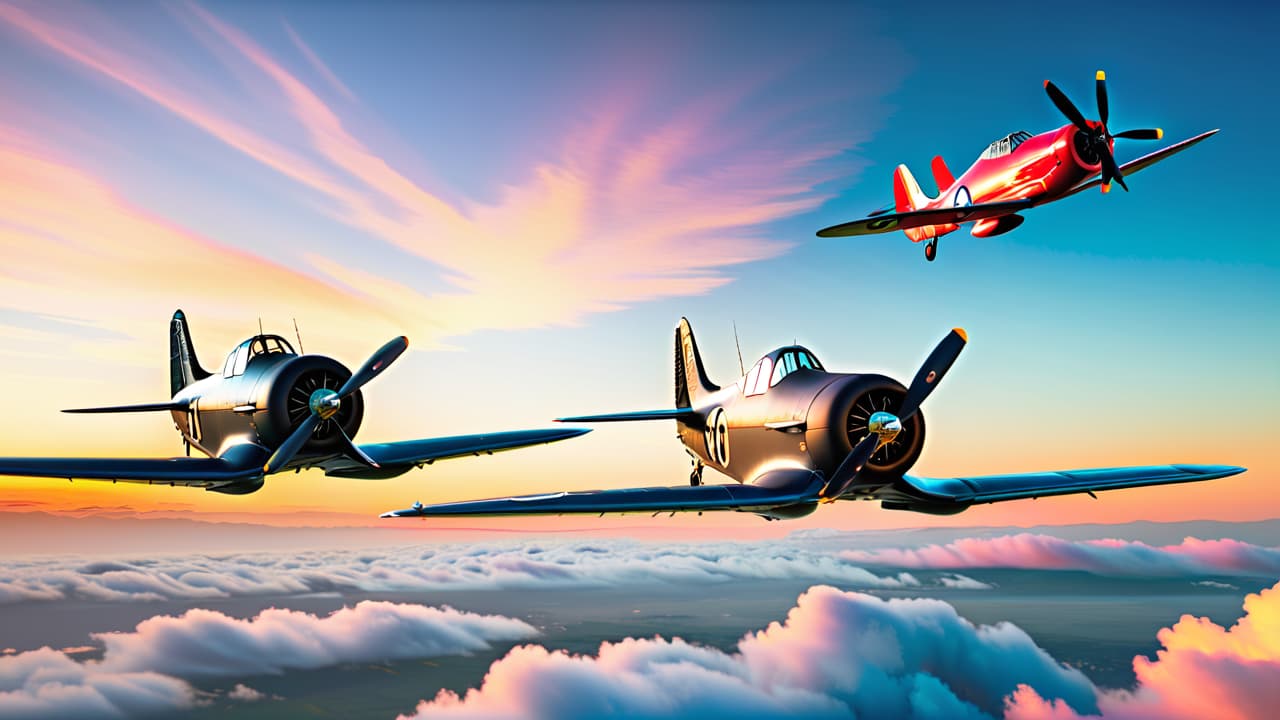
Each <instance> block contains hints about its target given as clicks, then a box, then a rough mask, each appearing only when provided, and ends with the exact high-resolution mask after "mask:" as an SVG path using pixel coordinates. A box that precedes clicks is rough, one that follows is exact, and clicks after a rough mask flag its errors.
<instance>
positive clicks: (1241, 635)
mask: <svg viewBox="0 0 1280 720" xmlns="http://www.w3.org/2000/svg"><path fill="white" fill-rule="evenodd" d="M1244 611H1245V614H1244V616H1243V617H1241V618H1240V620H1239V621H1237V622H1236V624H1235V625H1233V626H1231V627H1230V628H1224V627H1222V626H1220V625H1218V624H1216V623H1214V622H1212V621H1210V620H1209V619H1208V618H1197V617H1192V616H1190V615H1184V616H1182V619H1181V620H1179V621H1178V623H1177V624H1175V625H1174V626H1173V627H1171V628H1165V629H1163V630H1161V631H1160V632H1159V634H1158V636H1157V637H1158V638H1159V639H1160V643H1161V644H1162V645H1163V646H1164V647H1163V649H1161V650H1159V651H1157V653H1156V659H1155V660H1150V659H1148V658H1146V657H1145V656H1141V655H1139V656H1138V657H1135V658H1134V660H1133V670H1134V673H1135V674H1136V675H1137V678H1138V685H1137V688H1136V689H1134V690H1133V691H1131V692H1130V691H1104V692H1102V693H1101V695H1100V698H1099V702H1098V704H1099V709H1100V710H1101V713H1100V715H1099V716H1100V717H1103V718H1114V719H1116V720H1148V719H1150V720H1155V719H1156V718H1164V719H1166V720H1181V719H1183V718H1185V719H1186V720H1199V719H1200V718H1216V719H1220V720H1250V719H1251V718H1264V717H1271V716H1273V715H1274V714H1275V710H1276V708H1277V707H1280V683H1277V682H1276V681H1277V678H1280V583H1277V584H1276V585H1275V586H1273V587H1271V588H1269V589H1266V590H1263V591H1262V592H1260V593H1257V594H1252V595H1249V596H1248V597H1247V598H1245V601H1244ZM1099 716H1094V715H1088V716H1083V717H1099ZM1006 717H1007V718H1009V719H1010V720H1068V719H1074V718H1079V717H1082V716H1081V715H1078V714H1076V713H1075V712H1073V711H1072V710H1071V708H1069V707H1066V706H1065V705H1063V704H1062V703H1061V702H1060V701H1052V700H1045V699H1044V698H1042V697H1041V695H1040V693H1039V692H1037V691H1036V690H1035V689H1034V688H1033V687H1030V686H1022V687H1020V688H1019V689H1018V690H1017V692H1015V693H1014V694H1013V695H1012V696H1011V697H1010V698H1009V700H1008V702H1007V706H1006Z"/></svg>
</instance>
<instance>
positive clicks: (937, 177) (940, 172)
mask: <svg viewBox="0 0 1280 720" xmlns="http://www.w3.org/2000/svg"><path fill="white" fill-rule="evenodd" d="M929 169H930V170H932V171H933V181H934V182H935V183H937V184H938V195H942V193H944V192H946V191H947V190H949V189H950V188H951V186H952V185H955V184H956V177H955V176H954V175H952V174H951V168H948V167H947V162H946V161H945V160H943V159H942V156H941V155H934V156H933V162H932V163H930V164H929Z"/></svg>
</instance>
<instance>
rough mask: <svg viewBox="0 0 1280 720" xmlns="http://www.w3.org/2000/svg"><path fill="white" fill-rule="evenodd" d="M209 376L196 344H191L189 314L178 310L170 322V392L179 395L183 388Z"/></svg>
mask: <svg viewBox="0 0 1280 720" xmlns="http://www.w3.org/2000/svg"><path fill="white" fill-rule="evenodd" d="M207 377H209V371H207V370H205V369H204V368H203V367H200V361H199V360H198V359H196V348H195V345H192V344H191V328H189V327H187V316H186V315H183V314H182V311H181V310H178V311H177V312H175V313H174V314H173V320H171V321H170V322H169V394H170V395H177V394H178V391H179V390H181V389H182V388H184V387H186V386H188V385H190V384H191V383H193V382H195V381H197V380H203V379H205V378H207Z"/></svg>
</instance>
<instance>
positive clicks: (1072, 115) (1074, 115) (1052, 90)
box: [1044, 80, 1093, 133]
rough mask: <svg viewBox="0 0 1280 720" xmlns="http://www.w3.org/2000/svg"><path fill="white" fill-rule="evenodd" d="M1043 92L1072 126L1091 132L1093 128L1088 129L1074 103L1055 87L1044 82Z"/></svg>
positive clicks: (1046, 81) (1048, 82) (1050, 83)
mask: <svg viewBox="0 0 1280 720" xmlns="http://www.w3.org/2000/svg"><path fill="white" fill-rule="evenodd" d="M1044 91H1045V92H1047V93H1049V99H1050V100H1052V101H1053V104H1054V105H1057V106H1058V111H1059V112H1061V113H1062V114H1063V115H1066V116H1067V119H1068V120H1070V121H1071V124H1072V125H1075V126H1076V127H1077V128H1079V129H1080V130H1082V131H1084V132H1087V133H1092V132H1093V128H1091V127H1089V123H1088V122H1086V121H1085V119H1084V115H1081V114H1080V110H1079V109H1077V108H1076V106H1075V103H1072V102H1071V99H1070V98H1068V97H1067V96H1066V95H1065V94H1064V93H1063V92H1062V91H1061V90H1059V89H1058V86H1057V85H1054V84H1053V83H1052V82H1050V81H1048V80H1045V81H1044Z"/></svg>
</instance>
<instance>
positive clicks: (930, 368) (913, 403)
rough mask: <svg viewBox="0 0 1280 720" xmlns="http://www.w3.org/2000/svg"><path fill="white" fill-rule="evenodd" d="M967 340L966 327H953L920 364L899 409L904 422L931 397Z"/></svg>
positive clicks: (899, 415) (899, 414)
mask: <svg viewBox="0 0 1280 720" xmlns="http://www.w3.org/2000/svg"><path fill="white" fill-rule="evenodd" d="M967 342H969V336H968V335H966V334H965V332H964V328H952V330H951V332H949V333H947V336H946V337H944V338H942V341H941V342H939V343H938V345H937V347H935V348H934V349H933V352H932V353H930V354H929V357H928V358H926V359H925V361H924V364H923V365H921V366H920V370H919V371H918V372H917V373H916V377H915V379H914V380H912V381H911V386H910V387H908V388H907V396H906V397H905V398H903V400H902V407H901V408H899V409H898V417H899V418H900V419H901V420H902V422H904V423H905V422H906V421H907V420H910V419H911V416H912V415H915V414H916V411H917V410H919V409H920V403H923V402H924V401H925V398H927V397H929V393H931V392H933V389H934V388H935V387H937V386H938V382H939V381H940V380H942V376H943V375H946V374H947V371H948V370H950V369H951V366H952V365H954V364H955V362H956V358H958V357H960V351H961V350H964V346H965V343H967Z"/></svg>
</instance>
